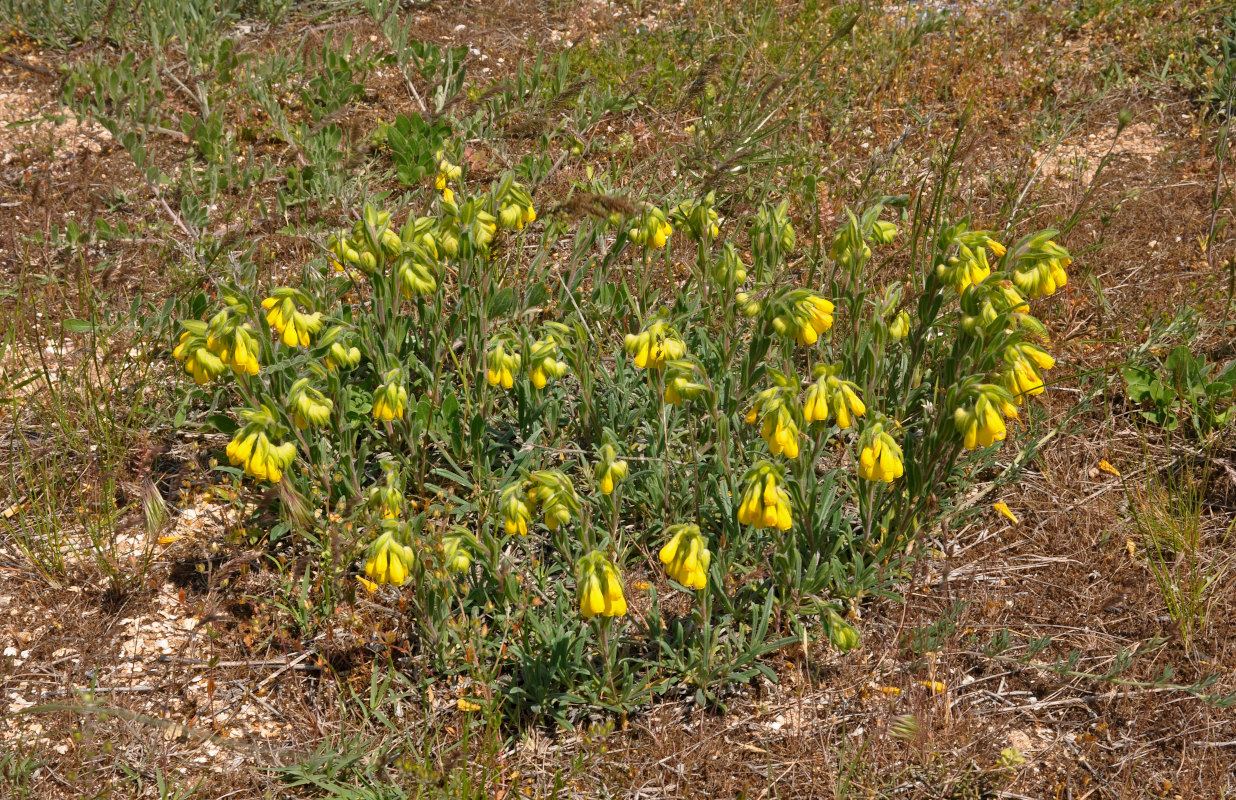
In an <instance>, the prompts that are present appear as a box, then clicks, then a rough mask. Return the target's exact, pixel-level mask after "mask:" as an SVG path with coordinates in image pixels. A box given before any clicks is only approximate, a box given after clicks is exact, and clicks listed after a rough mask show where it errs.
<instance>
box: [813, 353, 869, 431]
mask: <svg viewBox="0 0 1236 800" xmlns="http://www.w3.org/2000/svg"><path fill="white" fill-rule="evenodd" d="M840 373H841V365H840V364H837V365H834V366H827V365H819V366H817V367H816V368H815V371H814V374H815V376H816V380H815V382H814V383H812V384H811V385H810V386H808V387H807V393H806V395H805V396H804V398H803V419H805V420H806V421H807V422H808V423H811V422H826V421H827V420H828V418H829V416H831V415H832V414H835V415H836V417H837V427H838V428H841V429H842V430H847V429H848V428H849V427H850V426H851V425H853V424H854V420H855V419H856V418H858V417H861V416H863V415H864V414H866V413H867V406H866V405H865V404H864V403H863V401H862V398H860V397H859V396H858V386H857V384H855V383H853V382H852V381H843V380H841V378H839V377H838V375H839V374H840Z"/></svg>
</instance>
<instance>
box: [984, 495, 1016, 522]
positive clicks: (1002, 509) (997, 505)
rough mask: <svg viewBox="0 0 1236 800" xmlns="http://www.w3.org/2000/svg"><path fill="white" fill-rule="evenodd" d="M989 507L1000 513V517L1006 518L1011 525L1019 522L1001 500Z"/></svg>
mask: <svg viewBox="0 0 1236 800" xmlns="http://www.w3.org/2000/svg"><path fill="white" fill-rule="evenodd" d="M991 507H992V508H994V509H995V510H996V511H998V512H1000V514H1001V516H1004V517H1007V518H1008V520H1009V522H1011V523H1013V524H1014V525H1016V524H1017V523H1019V522H1021V520H1020V519H1018V518H1017V515H1016V514H1014V513H1013V512H1012V511H1011V510H1010V509H1009V507H1008V504H1007V503H1005V502H1004V501H1003V500H1001V501H1000V502H998V503H993V504H992V506H991Z"/></svg>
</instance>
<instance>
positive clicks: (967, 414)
mask: <svg viewBox="0 0 1236 800" xmlns="http://www.w3.org/2000/svg"><path fill="white" fill-rule="evenodd" d="M968 394H969V396H970V397H971V398H972V400H971V403H970V404H967V405H960V406H958V407H957V409H956V411H954V412H953V425H954V427H955V428H956V429H957V430H958V431H959V432H960V433H961V435H962V444H963V445H964V447H965V448H966V449H967V450H973V449H975V448H976V447H990V446H991V445H993V444H995V443H996V442H1002V441H1004V438H1005V436H1007V434H1008V429H1007V428H1006V427H1005V425H1004V417H1009V418H1010V419H1012V418H1016V417H1017V408H1016V406H1014V405H1013V403H1012V395H1011V394H1010V393H1009V391H1008V390H1007V389H1005V388H1004V387H1003V386H997V385H995V384H991V383H985V384H979V385H976V386H974V387H973V388H971V389H970V390H969V392H968ZM1001 415H1003V416H1001Z"/></svg>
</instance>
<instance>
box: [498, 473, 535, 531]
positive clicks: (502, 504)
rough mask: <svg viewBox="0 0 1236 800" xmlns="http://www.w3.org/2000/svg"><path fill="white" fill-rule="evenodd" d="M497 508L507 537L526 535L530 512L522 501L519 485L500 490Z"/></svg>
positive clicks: (530, 517)
mask: <svg viewBox="0 0 1236 800" xmlns="http://www.w3.org/2000/svg"><path fill="white" fill-rule="evenodd" d="M498 508H499V510H500V511H501V512H502V523H503V525H504V527H505V528H506V532H507V534H508V535H510V536H514V535H515V534H519V535H520V536H527V535H528V522H529V520H531V519H532V511H531V510H530V509H529V508H528V504H527V503H526V502H525V501H524V496H523V486H522V485H521V484H518V483H517V484H515V485H513V486H508V487H506V488H505V489H503V490H502V497H501V499H499V501H498Z"/></svg>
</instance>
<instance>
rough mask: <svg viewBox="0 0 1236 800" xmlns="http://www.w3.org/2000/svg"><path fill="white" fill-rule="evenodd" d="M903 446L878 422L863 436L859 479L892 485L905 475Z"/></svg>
mask: <svg viewBox="0 0 1236 800" xmlns="http://www.w3.org/2000/svg"><path fill="white" fill-rule="evenodd" d="M902 459H903V455H902V452H901V445H899V444H897V442H896V441H895V440H894V439H893V437H891V436H889V435H888V434H887V433H885V431H884V426H883V424H881V423H879V422H877V423H875V424H874V425H872V426H871V427H870V428H868V429H867V431H866V432H865V433H864V434H863V438H862V440H861V443H860V452H859V456H858V477H860V478H863V479H864V480H869V481H883V482H885V483H892V482H893V481H895V480H897V479H898V478H900V477H901V476H902V475H903V474H905V465H904V464H903V463H902Z"/></svg>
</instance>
